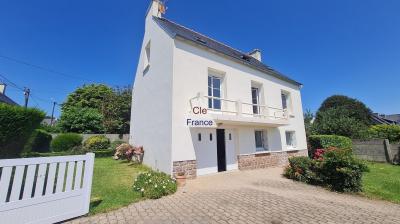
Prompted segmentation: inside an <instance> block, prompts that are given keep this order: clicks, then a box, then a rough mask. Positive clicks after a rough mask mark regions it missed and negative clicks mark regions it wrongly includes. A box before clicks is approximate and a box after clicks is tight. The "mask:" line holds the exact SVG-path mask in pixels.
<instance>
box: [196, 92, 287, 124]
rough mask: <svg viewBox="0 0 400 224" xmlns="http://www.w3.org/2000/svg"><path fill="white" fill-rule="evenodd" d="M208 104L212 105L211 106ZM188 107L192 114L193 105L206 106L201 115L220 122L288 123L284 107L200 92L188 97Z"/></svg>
mask: <svg viewBox="0 0 400 224" xmlns="http://www.w3.org/2000/svg"><path fill="white" fill-rule="evenodd" d="M209 105H213V108H210V107H209ZM190 107H191V108H190V113H191V114H192V115H194V114H193V108H195V107H201V108H207V114H206V115H203V116H204V117H207V118H211V119H213V120H214V121H215V122H217V123H222V124H233V125H252V126H254V125H255V126H268V127H279V126H283V125H288V124H289V114H288V112H287V110H286V109H282V108H275V107H270V106H267V105H260V104H252V103H245V102H241V101H240V100H231V99H223V98H215V97H210V96H204V95H203V94H201V93H199V94H197V96H196V97H193V98H191V99H190Z"/></svg>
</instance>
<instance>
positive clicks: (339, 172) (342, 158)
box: [284, 148, 368, 192]
mask: <svg viewBox="0 0 400 224" xmlns="http://www.w3.org/2000/svg"><path fill="white" fill-rule="evenodd" d="M366 171H368V167H367V166H366V165H365V164H364V163H362V162H361V161H360V160H357V159H356V158H354V156H353V155H352V153H351V151H350V150H349V149H333V148H331V149H330V150H326V151H325V153H324V154H323V155H322V157H321V158H319V159H314V160H312V159H309V158H308V157H297V158H290V159H289V166H288V167H286V169H285V172H284V176H286V177H287V178H290V179H294V180H297V181H302V182H305V183H309V184H315V185H323V186H327V187H329V188H330V189H332V190H334V191H340V192H358V191H361V189H362V186H361V184H362V182H361V180H362V175H363V172H366Z"/></svg>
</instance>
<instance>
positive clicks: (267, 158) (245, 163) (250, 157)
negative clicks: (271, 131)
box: [238, 150, 308, 170]
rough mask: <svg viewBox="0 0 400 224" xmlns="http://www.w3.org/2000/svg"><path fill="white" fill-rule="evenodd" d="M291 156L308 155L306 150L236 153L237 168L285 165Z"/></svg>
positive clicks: (250, 168)
mask: <svg viewBox="0 0 400 224" xmlns="http://www.w3.org/2000/svg"><path fill="white" fill-rule="evenodd" d="M293 156H308V151H307V150H295V151H284V152H262V153H254V154H246V155H238V165H239V170H252V169H260V168H267V167H273V166H285V165H288V163H289V162H288V159H289V158H290V157H293Z"/></svg>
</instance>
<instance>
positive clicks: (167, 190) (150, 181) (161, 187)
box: [133, 171, 177, 199]
mask: <svg viewBox="0 0 400 224" xmlns="http://www.w3.org/2000/svg"><path fill="white" fill-rule="evenodd" d="M133 189H134V190H135V191H138V192H141V194H142V196H143V197H145V198H151V199H156V198H161V197H162V196H166V195H169V194H173V193H175V192H176V189H177V186H176V182H175V180H173V179H171V177H170V176H168V175H167V174H165V173H161V172H155V171H149V172H146V173H141V174H139V176H138V177H137V178H136V179H135V182H134V184H133Z"/></svg>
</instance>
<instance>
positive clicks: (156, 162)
mask: <svg viewBox="0 0 400 224" xmlns="http://www.w3.org/2000/svg"><path fill="white" fill-rule="evenodd" d="M150 12H152V10H150ZM149 41H151V49H150V67H149V69H148V71H147V73H145V75H144V73H143V69H144V68H143V64H144V62H143V57H144V48H145V46H146V45H147V43H148V42H149ZM172 55H173V39H171V38H170V36H169V35H168V34H167V33H165V32H164V31H163V30H162V29H161V28H160V26H159V25H158V24H157V23H156V22H155V21H154V20H153V18H152V17H151V15H150V16H148V17H147V18H146V26H145V35H144V38H143V43H142V50H141V53H140V59H139V63H138V66H137V71H136V76H135V83H134V88H133V89H134V91H133V101H132V116H131V117H132V123H131V139H130V143H131V144H134V145H143V147H144V150H145V154H144V160H143V161H144V163H145V164H146V165H149V166H151V167H152V168H154V169H158V170H161V171H163V172H166V173H171V169H172V164H171V135H172V129H171V122H172V120H171V119H172V109H171V104H172V63H173V57H172Z"/></svg>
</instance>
